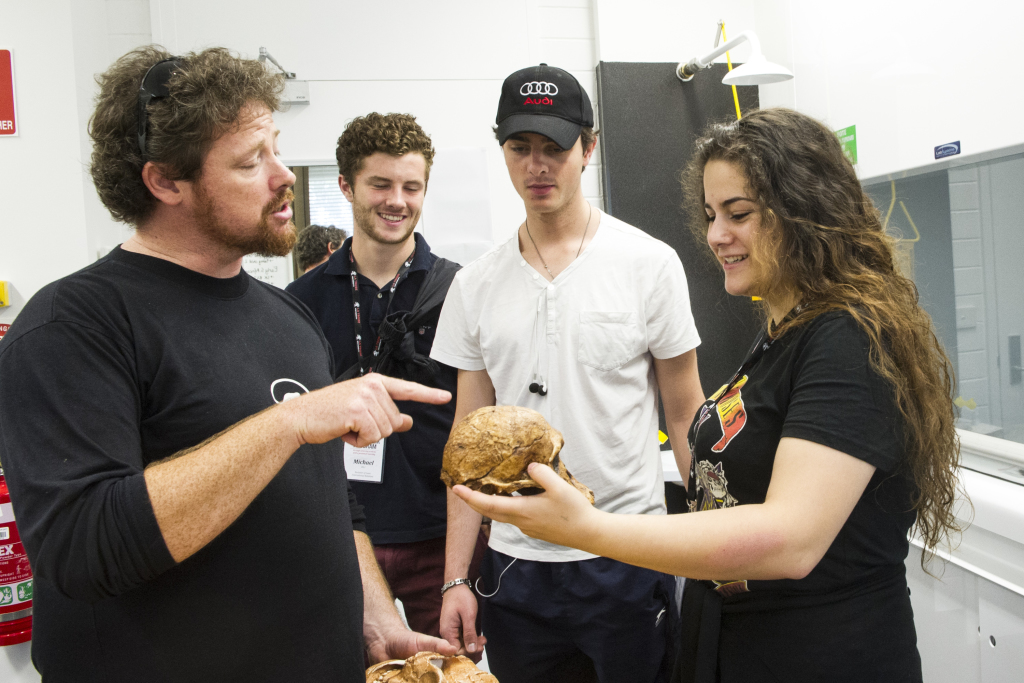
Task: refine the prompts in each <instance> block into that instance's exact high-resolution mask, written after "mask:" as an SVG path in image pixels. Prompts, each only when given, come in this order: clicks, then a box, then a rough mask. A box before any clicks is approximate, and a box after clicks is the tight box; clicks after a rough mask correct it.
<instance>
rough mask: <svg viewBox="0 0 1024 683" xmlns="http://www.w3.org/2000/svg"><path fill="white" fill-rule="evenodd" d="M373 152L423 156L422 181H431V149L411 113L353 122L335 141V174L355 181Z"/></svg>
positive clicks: (355, 119) (360, 117)
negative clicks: (412, 153)
mask: <svg viewBox="0 0 1024 683" xmlns="http://www.w3.org/2000/svg"><path fill="white" fill-rule="evenodd" d="M376 152H384V153H385V154H390V155H392V156H402V155H403V154H408V153H409V152H418V153H419V154H422V155H423V158H424V159H425V160H426V162H427V175H426V178H425V180H430V166H431V164H433V163H434V146H433V144H432V143H431V142H430V136H429V135H427V134H426V133H425V132H423V129H422V128H420V124H418V123H416V117H415V116H413V115H412V114H378V113H377V112H371V113H369V114H367V115H366V116H357V117H356V118H354V119H352V120H351V121H350V122H349V124H348V125H347V126H345V132H343V133H342V134H341V137H339V138H338V149H337V151H336V152H335V157H336V158H337V160H338V173H339V174H341V175H343V176H345V180H347V181H348V182H349V183H353V182H355V178H356V176H357V175H358V174H359V171H361V170H363V160H364V159H366V157H368V156H370V155H371V154H374V153H376Z"/></svg>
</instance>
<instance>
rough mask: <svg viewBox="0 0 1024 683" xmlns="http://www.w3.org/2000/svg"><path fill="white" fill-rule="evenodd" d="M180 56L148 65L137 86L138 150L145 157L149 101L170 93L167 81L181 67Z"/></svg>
mask: <svg viewBox="0 0 1024 683" xmlns="http://www.w3.org/2000/svg"><path fill="white" fill-rule="evenodd" d="M180 60H181V57H171V58H169V59H164V60H162V61H159V62H157V63H156V64H154V65H153V66H151V67H149V71H147V72H146V75H145V76H143V77H142V85H140V86H139V131H138V138H139V151H140V152H142V156H143V157H146V156H147V155H146V128H147V127H148V124H149V111H148V109H147V108H148V107H149V103H150V102H152V101H153V100H158V99H161V98H163V97H167V96H168V95H170V94H171V93H170V91H169V90H168V89H167V82H168V81H170V80H171V76H173V75H174V73H175V71H177V70H178V69H179V68H181V62H180Z"/></svg>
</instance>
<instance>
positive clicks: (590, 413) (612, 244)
mask: <svg viewBox="0 0 1024 683" xmlns="http://www.w3.org/2000/svg"><path fill="white" fill-rule="evenodd" d="M698 344H700V337H699V336H698V335H697V329H696V327H695V326H694V323H693V315H692V313H691V312H690V295H689V292H688V290H687V287H686V275H685V274H684V273H683V265H682V263H681V262H680V261H679V257H678V256H677V255H676V253H675V251H674V250H673V249H672V248H671V247H669V246H668V245H667V244H665V243H664V242H661V241H659V240H656V239H655V238H653V237H651V236H650V235H648V234H646V233H644V232H642V231H640V230H638V229H636V228H634V227H632V226H630V225H627V224H626V223H623V222H622V221H620V220H618V219H616V218H613V217H612V216H609V215H607V214H604V213H602V214H601V221H600V225H599V227H598V230H597V232H596V233H595V235H594V238H593V239H592V240H591V242H590V244H589V245H587V248H586V250H584V251H583V253H582V254H580V255H579V257H578V258H577V259H576V260H575V261H573V262H572V264H570V265H569V267H568V268H566V269H565V270H564V271H562V272H561V273H559V274H558V277H557V278H555V280H554V281H553V282H548V281H547V280H546V279H545V278H543V277H541V275H540V274H539V273H538V272H537V271H535V270H534V269H533V267H532V266H530V264H529V263H527V262H526V260H525V259H524V258H523V256H522V254H521V253H520V252H519V241H518V237H517V235H513V236H512V239H510V240H509V241H508V242H506V243H504V244H502V245H500V246H498V247H495V248H494V249H492V250H491V251H489V252H488V253H486V254H484V255H483V256H481V257H480V258H478V259H476V260H475V261H473V262H472V263H470V264H469V265H468V266H466V267H465V268H463V269H462V270H461V271H459V273H458V275H456V277H455V281H454V282H453V283H452V286H451V289H450V290H449V291H448V296H447V298H446V300H445V304H444V308H443V309H442V311H441V319H440V322H439V323H438V328H437V335H436V336H435V338H434V346H433V349H432V350H431V352H430V355H431V357H432V358H434V359H436V360H438V361H440V362H442V363H447V364H448V365H451V366H454V367H456V368H459V369H461V370H486V371H487V374H488V375H489V376H490V378H491V381H492V383H493V384H494V389H495V396H496V402H497V404H498V405H518V406H524V407H527V408H532V409H534V410H536V411H538V412H540V413H541V414H542V415H544V417H545V418H546V419H547V421H548V422H549V423H550V424H551V426H553V427H554V428H555V429H557V430H559V431H560V432H562V435H563V436H564V437H565V446H564V448H563V449H562V451H561V453H560V457H561V459H562V461H563V462H564V463H565V466H566V467H567V468H568V469H569V472H571V473H572V475H573V476H574V477H576V478H577V479H578V480H580V481H581V482H582V483H584V484H586V485H587V486H589V487H590V488H591V489H592V490H593V491H594V497H595V498H596V501H597V503H596V504H597V507H598V508H599V509H601V510H605V511H607V512H617V513H624V514H645V513H653V514H664V513H665V491H664V484H663V478H662V472H661V456H660V445H659V442H658V409H657V400H658V388H657V382H656V381H655V377H654V363H653V359H654V358H659V359H665V358H674V357H676V356H679V355H681V354H683V353H686V352H687V351H689V350H691V349H693V348H696V346H697V345H698ZM535 377H536V378H537V379H535ZM533 381H542V382H544V381H546V384H547V392H548V393H547V395H546V396H541V395H539V394H533V393H530V391H529V388H528V387H529V385H530V383H531V382H533ZM490 546H491V547H492V548H494V549H495V550H498V551H500V552H502V553H505V554H507V555H511V556H513V557H520V558H523V559H527V560H539V561H548V562H556V561H557V562H563V561H574V560H582V559H589V558H592V557H594V556H593V555H591V554H590V553H585V552H583V551H581V550H576V549H573V548H566V547H563V546H559V545H554V544H551V543H547V542H544V541H539V540H536V539H532V538H529V537H527V536H526V535H525V534H523V533H522V532H521V531H519V529H517V528H516V527H514V526H511V525H509V524H501V523H498V522H495V523H494V525H493V526H492V527H491V537H490Z"/></svg>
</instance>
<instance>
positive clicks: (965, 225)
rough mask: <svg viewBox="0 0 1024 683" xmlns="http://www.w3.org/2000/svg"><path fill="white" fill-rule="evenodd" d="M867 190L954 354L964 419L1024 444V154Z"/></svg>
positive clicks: (964, 424)
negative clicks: (1023, 352) (1023, 345)
mask: <svg viewBox="0 0 1024 683" xmlns="http://www.w3.org/2000/svg"><path fill="white" fill-rule="evenodd" d="M865 187H866V189H867V191H868V193H869V194H870V195H871V197H872V199H873V200H874V202H875V204H876V205H877V206H878V208H879V210H880V211H881V212H882V216H883V218H885V217H888V223H887V226H886V229H887V230H888V231H889V232H890V234H893V235H894V236H897V237H898V238H900V246H899V253H900V258H901V261H902V262H903V263H904V264H905V265H904V268H905V270H906V272H909V273H910V274H911V276H912V277H913V279H914V282H915V283H916V284H917V286H918V288H919V289H920V292H921V303H922V306H923V307H924V308H925V310H927V311H928V313H929V314H930V315H931V316H932V319H933V320H934V321H935V327H936V330H937V331H938V334H939V337H940V339H941V340H942V343H943V344H944V345H945V347H946V351H947V352H948V353H949V355H950V358H951V359H952V360H953V364H954V367H955V369H956V371H957V390H956V396H955V397H954V398H955V400H956V402H957V405H958V406H959V407H960V418H959V420H958V423H957V426H958V427H959V428H960V429H962V430H968V431H972V432H977V433H980V434H986V435H989V436H994V437H998V438H1002V439H1008V440H1010V441H1015V442H1017V443H1024V382H1022V375H1024V369H1022V362H1021V343H1022V342H1021V340H1022V338H1024V300H1022V297H1024V154H1019V153H1018V154H1012V153H1008V155H1007V156H1003V157H1000V158H995V159H990V160H986V161H980V162H977V163H969V164H965V165H958V166H956V167H954V168H949V169H945V168H944V169H942V170H935V171H928V172H924V173H920V174H916V175H912V176H911V177H902V178H901V177H891V178H885V179H872V180H870V181H866V182H865ZM1014 476H1019V473H1017V472H1015V473H1014Z"/></svg>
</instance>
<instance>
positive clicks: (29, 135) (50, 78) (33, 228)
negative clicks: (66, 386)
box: [0, 0, 89, 323]
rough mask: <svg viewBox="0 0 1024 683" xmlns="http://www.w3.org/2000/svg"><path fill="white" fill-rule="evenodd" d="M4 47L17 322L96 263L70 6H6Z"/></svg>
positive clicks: (10, 313)
mask: <svg viewBox="0 0 1024 683" xmlns="http://www.w3.org/2000/svg"><path fill="white" fill-rule="evenodd" d="M0 16H2V17H3V21H0V46H3V47H4V48H10V49H11V51H12V52H13V54H14V79H15V88H16V92H17V98H18V101H17V106H18V119H19V121H18V127H19V129H20V133H21V134H20V136H18V137H4V138H2V139H0V160H2V161H0V188H3V205H4V219H3V221H0V280H7V281H8V282H10V283H11V286H12V290H13V291H12V301H13V303H12V305H11V306H9V307H5V308H0V322H3V323H8V322H11V321H12V320H14V317H15V316H16V315H17V313H18V311H19V310H21V307H22V306H23V305H24V303H25V301H26V300H27V299H28V298H29V297H31V296H32V294H34V293H35V292H36V290H38V289H39V288H40V287H42V286H43V285H45V284H46V283H48V282H50V281H51V280H55V279H57V278H58V277H60V276H62V275H65V274H67V273H70V272H72V271H74V270H77V269H79V268H81V267H82V266H84V265H86V264H87V263H88V262H89V259H88V254H87V250H86V237H85V218H84V204H83V201H84V200H83V191H82V179H81V166H80V135H79V120H78V110H77V106H76V99H75V91H76V74H75V70H74V63H75V61H74V54H73V40H72V36H73V28H72V12H71V3H70V0H38V1H36V2H13V1H9V0H4V1H3V2H0Z"/></svg>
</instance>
